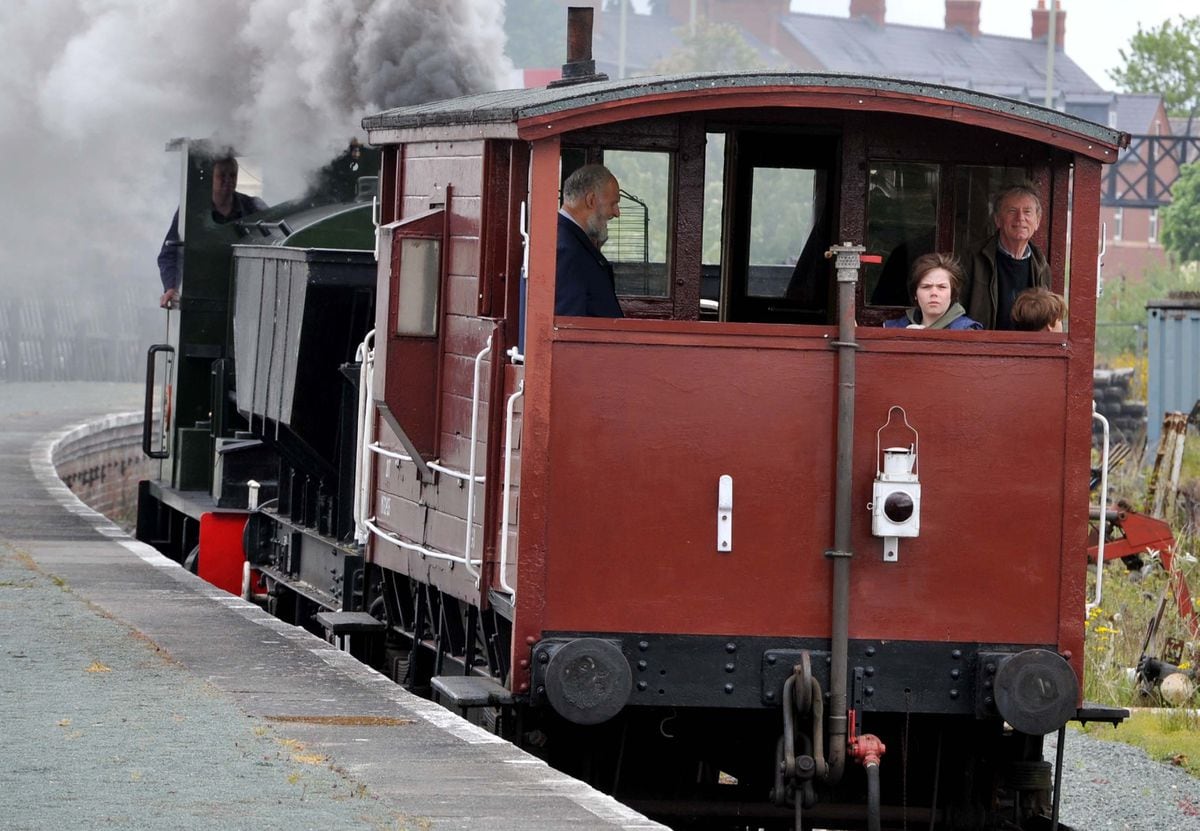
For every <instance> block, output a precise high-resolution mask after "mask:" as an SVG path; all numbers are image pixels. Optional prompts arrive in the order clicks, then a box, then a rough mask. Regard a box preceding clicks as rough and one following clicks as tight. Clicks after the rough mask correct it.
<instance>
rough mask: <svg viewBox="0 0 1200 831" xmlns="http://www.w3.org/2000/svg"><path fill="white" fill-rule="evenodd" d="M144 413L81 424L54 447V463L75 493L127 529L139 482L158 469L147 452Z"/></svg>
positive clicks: (132, 519) (134, 509) (133, 515)
mask: <svg viewBox="0 0 1200 831" xmlns="http://www.w3.org/2000/svg"><path fill="white" fill-rule="evenodd" d="M142 422H143V415H142V413H140V412H133V413H120V414H117V415H111V416H106V417H105V418H102V419H99V420H97V421H92V422H88V423H87V424H83V425H80V426H79V427H76V428H75V429H74V430H72V431H70V432H69V433H67V434H66V435H65V436H63V438H62V439H61V440H60V441H59V442H58V444H57V445H56V446H55V448H54V455H53V459H52V461H53V462H54V468H55V470H57V471H58V475H59V478H61V479H62V480H63V483H64V484H66V486H67V487H68V488H70V489H71V492H72V493H74V494H75V495H76V496H78V497H79V498H80V499H81V500H83V501H84V503H86V504H87V505H88V506H89V507H91V508H93V509H94V510H96V511H99V512H100V513H102V514H104V515H105V516H106V517H108V518H109V519H111V520H112V521H113V522H115V523H117V524H118V525H120V526H121V527H122V528H125V529H127V530H128V529H132V528H133V526H134V522H135V520H136V518H137V483H138V481H139V480H141V479H148V478H150V477H151V476H153V475H154V474H155V473H156V472H157V469H158V462H157V461H155V460H154V459H149V458H147V457H146V456H145V455H144V454H143V453H142Z"/></svg>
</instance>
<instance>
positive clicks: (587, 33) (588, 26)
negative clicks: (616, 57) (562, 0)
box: [549, 6, 608, 87]
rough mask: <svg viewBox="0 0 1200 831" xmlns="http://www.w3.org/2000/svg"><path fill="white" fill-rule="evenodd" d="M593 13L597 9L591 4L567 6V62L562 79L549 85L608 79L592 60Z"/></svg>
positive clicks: (559, 85)
mask: <svg viewBox="0 0 1200 831" xmlns="http://www.w3.org/2000/svg"><path fill="white" fill-rule="evenodd" d="M593 14H595V9H593V8H592V7H591V6H570V7H568V8H567V62H566V63H565V64H563V67H562V79H561V80H558V81H551V82H550V83H549V86H552V87H562V86H567V85H569V84H584V83H587V82H588V81H607V80H608V76H607V75H605V74H604V73H602V72H601V73H597V72H596V62H595V61H594V60H592V16H593Z"/></svg>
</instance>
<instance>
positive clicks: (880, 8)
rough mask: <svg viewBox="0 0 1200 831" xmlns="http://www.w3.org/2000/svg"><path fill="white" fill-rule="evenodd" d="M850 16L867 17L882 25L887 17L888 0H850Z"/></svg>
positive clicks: (877, 24)
mask: <svg viewBox="0 0 1200 831" xmlns="http://www.w3.org/2000/svg"><path fill="white" fill-rule="evenodd" d="M850 17H852V18H853V17H865V18H867V19H868V20H870V21H871V22H872V23H874V24H875V25H876V26H882V25H883V24H884V23H885V22H886V18H887V0H850Z"/></svg>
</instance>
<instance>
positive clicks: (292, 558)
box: [245, 510, 363, 611]
mask: <svg viewBox="0 0 1200 831" xmlns="http://www.w3.org/2000/svg"><path fill="white" fill-rule="evenodd" d="M245 544H246V554H247V556H248V557H249V559H250V564H251V565H252V566H254V567H255V568H257V569H259V570H260V571H262V572H263V573H264V574H266V575H267V576H268V577H270V578H271V579H273V580H275V581H277V582H279V583H282V584H283V585H285V586H286V587H288V588H289V589H291V590H292V591H294V592H295V593H296V594H299V595H301V596H303V597H305V598H307V599H308V600H311V601H312V602H313V603H316V604H317V605H319V606H323V607H325V608H326V609H329V610H331V611H339V610H341V611H363V610H362V609H361V608H360V605H361V599H362V593H363V587H362V574H363V558H362V551H361V548H360V547H359V546H357V545H348V544H344V543H340V542H338V541H337V540H333V539H331V538H329V537H326V536H324V535H322V534H319V533H318V532H317V531H316V529H314V528H309V527H307V526H304V525H301V524H299V523H296V522H293V521H292V520H290V519H288V518H287V517H284V516H281V515H279V514H276V513H274V512H272V511H269V510H260V511H257V512H256V513H254V514H252V515H251V517H250V523H249V525H248V527H247V529H246V538H245Z"/></svg>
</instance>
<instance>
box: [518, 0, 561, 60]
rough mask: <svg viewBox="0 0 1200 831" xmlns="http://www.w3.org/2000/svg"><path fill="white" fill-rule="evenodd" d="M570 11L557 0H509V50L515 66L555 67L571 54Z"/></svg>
mask: <svg viewBox="0 0 1200 831" xmlns="http://www.w3.org/2000/svg"><path fill="white" fill-rule="evenodd" d="M566 20H567V18H566V14H565V13H564V11H563V7H562V6H561V5H560V4H558V3H555V2H554V0H505V3H504V34H505V35H506V36H507V38H508V45H507V46H506V47H505V50H504V51H505V53H506V54H507V55H508V57H509V60H511V61H512V62H513V65H514V66H518V67H521V68H530V67H555V66H561V65H562V63H563V61H565V60H566V58H567V45H566V42H565V41H564V40H563V32H564V31H566V28H565V27H566Z"/></svg>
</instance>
